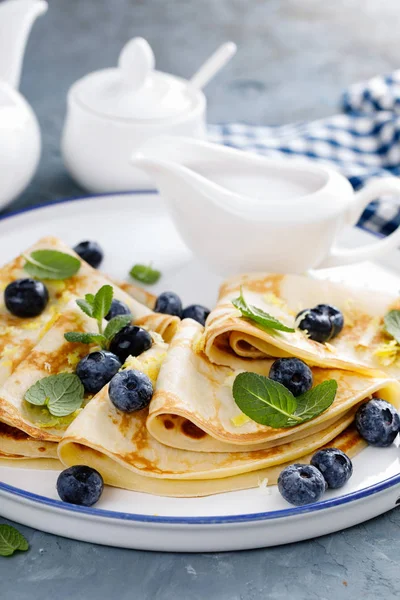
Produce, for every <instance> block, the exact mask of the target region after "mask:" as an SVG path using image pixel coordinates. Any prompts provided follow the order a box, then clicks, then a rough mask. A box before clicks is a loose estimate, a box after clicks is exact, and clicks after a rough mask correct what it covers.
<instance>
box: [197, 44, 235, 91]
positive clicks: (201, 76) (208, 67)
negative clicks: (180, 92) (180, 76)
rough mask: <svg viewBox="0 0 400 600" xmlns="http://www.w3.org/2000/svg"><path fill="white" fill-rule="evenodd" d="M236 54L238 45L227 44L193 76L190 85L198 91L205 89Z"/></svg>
mask: <svg viewBox="0 0 400 600" xmlns="http://www.w3.org/2000/svg"><path fill="white" fill-rule="evenodd" d="M235 54H236V44H235V43H234V42H226V43H225V44H222V45H221V46H220V47H219V48H218V49H217V50H216V51H215V52H214V54H212V55H211V56H210V57H209V58H208V59H207V60H206V62H205V63H203V64H202V66H201V67H200V69H199V70H198V71H197V72H196V73H195V74H194V75H193V77H192V78H191V80H190V83H191V84H192V85H193V86H194V87H195V88H197V89H199V90H201V89H203V88H204V87H205V86H206V85H207V84H208V83H209V82H210V81H211V79H212V78H213V77H215V75H216V74H217V73H218V71H220V70H221V69H222V68H223V67H224V66H225V65H226V64H227V63H228V62H229V61H230V59H231V58H232V57H233V56H234V55H235Z"/></svg>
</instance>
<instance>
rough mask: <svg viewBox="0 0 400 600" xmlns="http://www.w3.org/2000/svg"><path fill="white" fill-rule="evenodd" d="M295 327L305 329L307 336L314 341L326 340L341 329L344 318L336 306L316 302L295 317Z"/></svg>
mask: <svg viewBox="0 0 400 600" xmlns="http://www.w3.org/2000/svg"><path fill="white" fill-rule="evenodd" d="M296 322H297V327H298V328H299V329H302V330H303V331H306V332H307V334H308V337H309V338H310V339H311V340H314V341H315V342H321V343H324V342H328V341H329V340H331V339H332V338H334V337H336V336H337V335H338V334H339V333H340V332H341V331H342V329H343V325H344V319H343V315H342V313H341V312H340V310H339V309H338V308H335V307H334V306H331V305H330V304H318V305H317V306H315V307H314V308H306V309H305V310H302V311H301V312H299V314H298V315H297V317H296Z"/></svg>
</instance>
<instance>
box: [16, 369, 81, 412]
mask: <svg viewBox="0 0 400 600" xmlns="http://www.w3.org/2000/svg"><path fill="white" fill-rule="evenodd" d="M84 393H85V390H84V387H83V385H82V382H81V380H80V379H79V377H78V376H77V375H75V374H74V373H58V374H57V375H49V376H48V377H44V378H43V379H39V381H37V382H36V383H34V384H33V385H32V386H31V387H30V388H29V389H28V391H27V392H26V394H25V400H26V401H27V402H29V403H30V404H34V405H35V406H46V407H47V409H48V411H49V413H50V414H52V415H53V416H54V417H66V416H67V415H70V414H72V413H74V412H75V411H76V410H78V408H81V406H82V403H83V396H84Z"/></svg>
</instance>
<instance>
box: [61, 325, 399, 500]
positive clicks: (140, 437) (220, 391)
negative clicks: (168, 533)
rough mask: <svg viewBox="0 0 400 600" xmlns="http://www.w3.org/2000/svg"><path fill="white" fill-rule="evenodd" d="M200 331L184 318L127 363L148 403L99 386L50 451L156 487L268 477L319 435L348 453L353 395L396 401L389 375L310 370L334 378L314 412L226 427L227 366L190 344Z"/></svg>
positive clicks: (250, 483) (205, 487) (197, 490)
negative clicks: (290, 423) (150, 385)
mask: <svg viewBox="0 0 400 600" xmlns="http://www.w3.org/2000/svg"><path fill="white" fill-rule="evenodd" d="M201 333H202V327H201V325H199V324H198V323H195V322H194V321H192V320H190V319H186V320H184V321H182V324H181V327H180V329H179V330H178V332H177V334H176V335H175V337H174V339H173V340H172V342H171V345H170V346H169V348H167V346H166V345H165V344H155V345H153V347H152V348H151V349H150V350H148V351H147V352H145V353H143V354H142V355H141V356H140V357H138V358H136V359H133V362H131V363H130V364H129V363H128V365H127V367H128V368H132V367H134V368H138V369H140V370H142V371H144V372H147V373H148V374H149V376H151V378H152V379H153V381H154V383H155V389H156V392H155V394H154V396H153V399H152V401H151V404H150V408H149V410H147V409H145V410H142V411H139V412H136V413H133V414H131V415H129V414H123V413H121V412H119V411H118V410H116V409H115V407H114V406H113V405H112V403H111V402H110V400H109V398H108V390H107V388H103V389H102V390H101V392H99V394H97V396H95V398H93V400H91V402H90V403H89V404H88V405H87V406H86V408H85V409H84V410H83V411H82V412H81V413H80V414H79V415H78V417H77V418H76V419H75V420H74V421H73V423H72V424H71V425H70V426H69V428H68V429H67V431H66V433H65V435H64V437H63V439H62V441H61V442H60V444H59V458H60V460H61V461H62V462H63V463H64V464H65V465H67V466H70V465H74V464H87V465H89V466H92V467H94V468H96V469H97V470H99V471H100V473H101V474H102V475H103V477H104V479H105V482H106V483H108V484H110V485H113V486H116V487H122V488H125V489H133V490H136V491H141V492H149V493H154V494H159V495H166V496H203V495H208V494H213V493H219V492H225V491H232V490H238V489H246V488H249V487H255V486H257V485H258V484H259V482H260V481H263V480H265V479H267V480H268V483H269V484H273V483H276V480H277V477H278V475H279V472H280V471H281V470H282V469H283V468H284V466H286V464H287V463H290V462H293V461H294V460H297V459H300V458H301V461H302V462H304V461H308V460H309V459H310V457H311V455H312V453H313V452H314V451H315V450H317V449H319V448H321V447H323V446H325V445H327V444H329V445H334V446H335V447H338V448H341V449H342V450H343V451H345V452H346V453H347V454H349V455H350V456H353V455H354V454H355V453H357V452H358V451H360V450H361V449H362V448H363V447H364V446H365V444H364V442H363V441H362V440H361V438H360V437H359V435H358V434H357V432H356V430H355V429H354V428H353V427H351V424H352V421H353V419H354V412H355V410H356V407H357V406H358V405H359V403H360V402H362V401H363V400H365V399H366V398H369V397H370V396H371V395H372V394H379V396H380V397H382V398H385V399H387V400H388V401H389V402H392V403H394V404H396V405H398V404H399V398H400V394H399V389H400V384H399V383H398V382H397V381H395V380H391V379H389V378H387V377H386V378H385V377H382V378H381V377H373V378H372V377H368V376H363V375H360V374H353V373H349V372H339V371H334V370H331V371H328V372H327V373H325V372H324V373H322V372H321V373H317V372H316V371H315V372H314V376H315V377H316V379H318V377H321V378H323V379H326V378H328V377H329V378H331V377H332V378H337V381H338V392H337V396H336V399H335V401H334V403H333V405H332V406H331V407H330V409H328V410H327V411H326V412H325V413H323V414H322V415H321V416H320V417H317V418H316V419H314V420H312V421H309V422H308V423H305V424H303V425H299V426H297V427H292V428H290V429H272V428H270V427H265V426H262V425H258V424H257V423H255V422H253V421H250V420H249V421H247V422H244V423H243V425H241V426H239V427H236V426H235V425H234V421H235V419H234V418H235V417H236V416H237V415H238V413H239V414H240V411H239V410H238V408H237V406H236V405H235V403H234V400H233V396H232V391H231V382H232V379H233V377H232V376H233V375H234V373H232V369H230V368H226V367H220V366H216V365H213V364H212V363H210V362H209V360H208V359H207V358H206V357H205V356H204V355H202V354H200V353H198V352H196V341H197V339H198V336H199V335H201ZM158 371H159V373H158ZM319 371H321V370H319ZM242 416H243V415H242ZM232 418H233V421H232Z"/></svg>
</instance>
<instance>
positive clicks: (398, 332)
mask: <svg viewBox="0 0 400 600" xmlns="http://www.w3.org/2000/svg"><path fill="white" fill-rule="evenodd" d="M383 321H384V324H385V329H386V331H387V332H388V333H389V334H390V335H391V336H392V337H393V338H394V339H395V340H396V342H397V343H398V344H400V310H391V311H390V312H388V314H387V315H386V316H385V318H384V320H383Z"/></svg>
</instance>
